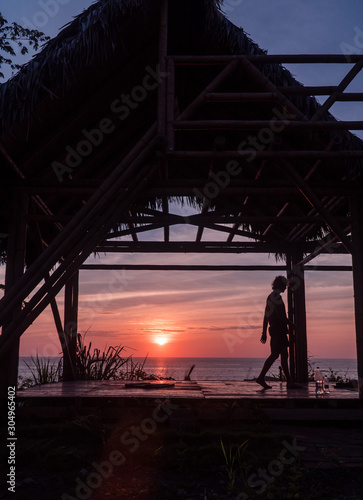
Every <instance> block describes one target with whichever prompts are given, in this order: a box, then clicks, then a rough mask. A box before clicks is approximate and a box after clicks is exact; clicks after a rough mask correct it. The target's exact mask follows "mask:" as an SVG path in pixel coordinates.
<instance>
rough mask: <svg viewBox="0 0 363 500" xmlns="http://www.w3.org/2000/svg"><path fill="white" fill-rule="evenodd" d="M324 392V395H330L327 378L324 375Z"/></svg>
mask: <svg viewBox="0 0 363 500" xmlns="http://www.w3.org/2000/svg"><path fill="white" fill-rule="evenodd" d="M324 392H325V394H330V391H329V380H328V377H327V376H326V375H324Z"/></svg>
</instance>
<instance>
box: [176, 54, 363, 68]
mask: <svg viewBox="0 0 363 500" xmlns="http://www.w3.org/2000/svg"><path fill="white" fill-rule="evenodd" d="M170 57H172V58H173V59H174V62H175V64H180V65H185V64H186V65H189V64H191V65H194V64H208V65H214V64H226V63H228V62H230V61H242V60H248V61H250V62H251V63H254V64H265V63H266V64H271V63H282V64H283V63H285V64H337V63H339V64H354V63H357V62H359V61H361V60H362V59H363V55H362V54H349V56H347V55H344V54H261V55H247V54H246V55H236V56H234V55H207V56H199V55H194V56H187V55H181V56H170Z"/></svg>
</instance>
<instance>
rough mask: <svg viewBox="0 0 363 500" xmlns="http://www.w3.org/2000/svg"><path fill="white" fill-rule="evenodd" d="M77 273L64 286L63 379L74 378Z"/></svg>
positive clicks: (75, 376)
mask: <svg viewBox="0 0 363 500" xmlns="http://www.w3.org/2000/svg"><path fill="white" fill-rule="evenodd" d="M78 291H79V273H78V271H77V272H76V273H74V275H73V276H72V278H71V279H70V280H69V281H68V282H67V283H66V286H65V288H64V337H65V343H64V346H63V380H64V381H70V380H76V378H77V375H76V350H77V329H78V328H77V327H78Z"/></svg>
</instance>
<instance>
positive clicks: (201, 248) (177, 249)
mask: <svg viewBox="0 0 363 500" xmlns="http://www.w3.org/2000/svg"><path fill="white" fill-rule="evenodd" d="M316 247H319V249H320V248H321V252H320V253H328V254H337V255H340V254H344V255H345V254H347V251H346V249H345V248H344V247H343V245H342V244H341V243H335V244H334V246H333V247H332V246H330V247H329V246H328V244H327V246H326V247H324V242H321V241H316V242H314V241H308V242H305V243H304V244H303V245H302V244H299V245H298V246H297V247H296V248H301V249H302V251H303V252H304V253H306V252H312V251H313V250H314V249H316ZM291 248H295V246H294V245H287V246H286V247H285V246H283V245H282V244H281V242H280V241H277V242H276V243H275V244H272V243H265V242H256V241H241V242H236V241H234V242H230V243H229V242H224V241H221V242H219V241H207V242H205V241H201V242H199V243H196V242H195V241H182V242H178V241H171V242H168V243H165V242H163V241H139V242H138V243H134V242H132V241H128V242H126V241H107V242H106V241H104V242H103V243H101V244H100V245H99V246H97V247H96V248H95V252H100V253H102V252H117V253H237V254H239V253H279V252H283V253H286V252H288V251H289V250H290V249H291ZM299 264H300V263H299Z"/></svg>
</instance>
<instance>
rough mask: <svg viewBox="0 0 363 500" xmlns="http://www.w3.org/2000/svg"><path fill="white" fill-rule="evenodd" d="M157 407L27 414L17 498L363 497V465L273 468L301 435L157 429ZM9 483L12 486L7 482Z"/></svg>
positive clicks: (196, 425) (197, 426)
mask: <svg viewBox="0 0 363 500" xmlns="http://www.w3.org/2000/svg"><path fill="white" fill-rule="evenodd" d="M151 414H152V410H151V409H150V408H139V409H133V410H128V411H127V412H123V411H122V410H121V409H120V418H119V419H118V420H114V421H112V422H111V421H106V420H103V419H101V418H99V417H96V416H95V415H86V416H80V415H75V416H74V417H72V418H70V419H67V420H64V421H62V422H56V423H54V422H51V421H48V422H47V421H42V422H39V421H37V420H35V419H29V418H27V419H23V420H22V419H19V420H18V426H17V436H18V445H17V478H16V480H17V488H16V498H17V499H19V500H23V499H26V500H33V499H39V498H42V500H48V499H49V500H50V499H52V500H54V499H58V498H59V499H62V500H63V499H64V500H65V499H68V500H69V499H74V498H81V497H82V498H90V499H91V500H104V499H110V500H116V499H120V498H121V499H138V500H169V499H170V500H171V499H172V500H175V499H179V498H180V499H182V500H187V499H202V500H210V499H216V500H217V499H218V500H227V499H228V500H230V499H231V500H232V499H233V500H236V499H238V500H248V499H261V500H264V499H267V500H280V499H282V498H283V499H301V500H318V499H321V500H328V499H329V500H332V499H337V500H340V499H343V498H344V499H346V500H358V499H360V498H362V497H361V496H360V493H359V492H360V491H362V487H363V477H362V474H361V471H357V470H355V471H352V470H349V469H344V468H342V467H340V468H337V467H336V468H334V469H333V470H329V469H328V470H324V469H320V468H319V467H318V468H316V469H315V470H311V469H310V470H309V469H307V468H306V467H305V466H304V464H303V463H302V461H301V460H300V457H299V456H297V457H296V459H295V460H293V461H290V463H288V464H286V465H284V466H283V468H282V469H281V470H279V471H278V470H277V469H276V474H275V475H272V474H271V471H270V465H271V464H274V463H276V460H277V458H278V457H279V456H280V455H281V449H282V447H283V443H284V442H288V443H293V439H294V437H293V436H290V435H285V434H282V433H280V432H279V430H278V428H273V427H272V426H270V425H269V424H268V423H262V422H255V423H253V424H252V423H249V424H247V423H232V422H230V423H229V424H228V425H226V423H224V424H223V423H221V424H205V423H204V424H203V423H202V422H200V421H199V422H197V421H196V420H195V419H193V418H192V419H190V420H188V419H185V418H184V419H183V422H182V424H181V423H180V422H179V421H178V420H177V419H175V420H174V419H173V418H168V419H167V420H165V422H162V423H158V425H157V426H156V428H155V429H153V428H152V425H151V424H150V415H151ZM161 415H162V412H160V413H159V416H161ZM147 422H148V423H147ZM188 422H189V423H188ZM1 453H2V454H3V455H5V454H6V451H5V448H3V449H2V450H1ZM291 456H292V455H291V453H290V454H287V455H286V457H288V458H290V457H291ZM1 458H5V457H1ZM111 463H112V464H113V465H112V464H111ZM271 467H272V466H271ZM273 467H275V465H274V466H273ZM273 467H272V468H271V470H273ZM260 471H262V472H261V473H260ZM266 471H269V472H268V475H266ZM277 472H278V473H277ZM253 476H255V477H253ZM257 476H258V479H257ZM251 477H253V480H252V482H251ZM2 480H3V479H2ZM251 484H252V486H251ZM1 487H2V491H4V489H5V484H4V483H3V484H2V485H1ZM77 495H78V496H77Z"/></svg>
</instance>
